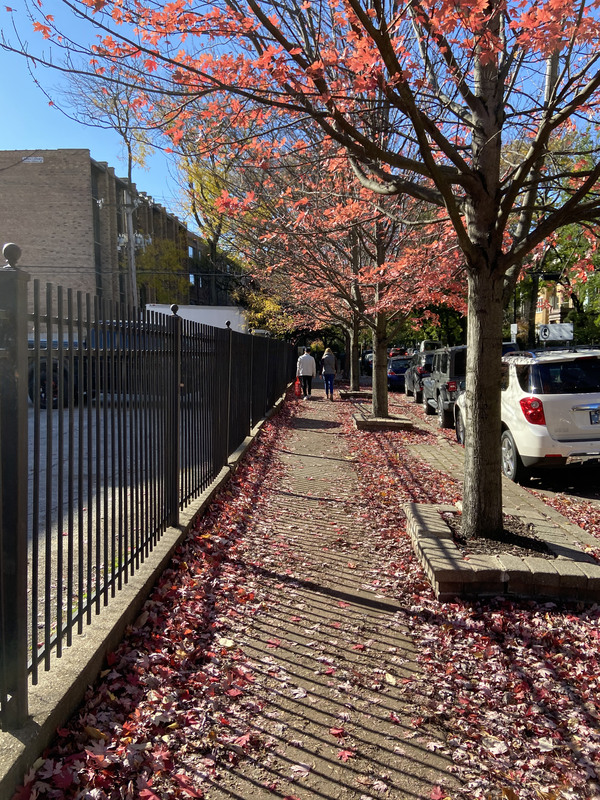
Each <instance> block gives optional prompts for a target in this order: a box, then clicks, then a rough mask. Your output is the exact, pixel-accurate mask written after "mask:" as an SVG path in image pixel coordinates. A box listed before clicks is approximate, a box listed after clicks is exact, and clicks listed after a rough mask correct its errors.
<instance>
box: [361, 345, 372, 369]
mask: <svg viewBox="0 0 600 800" xmlns="http://www.w3.org/2000/svg"><path fill="white" fill-rule="evenodd" d="M360 366H361V369H362V371H363V372H364V373H365V375H372V374H373V351H372V350H364V351H363V353H362V354H361V357H360Z"/></svg>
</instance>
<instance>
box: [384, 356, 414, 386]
mask: <svg viewBox="0 0 600 800" xmlns="http://www.w3.org/2000/svg"><path fill="white" fill-rule="evenodd" d="M409 365H410V358H408V357H407V356H398V357H396V358H388V363H387V382H388V389H396V390H398V391H401V392H403V391H404V373H405V372H406V370H407V368H408V367H409Z"/></svg>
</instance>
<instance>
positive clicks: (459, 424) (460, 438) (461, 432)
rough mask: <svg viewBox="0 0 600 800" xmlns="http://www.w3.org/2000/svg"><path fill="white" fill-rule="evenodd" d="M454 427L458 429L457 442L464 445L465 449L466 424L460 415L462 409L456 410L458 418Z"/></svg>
mask: <svg viewBox="0 0 600 800" xmlns="http://www.w3.org/2000/svg"><path fill="white" fill-rule="evenodd" d="M454 427H455V429H456V441H457V442H458V443H459V444H462V445H463V447H464V444H465V423H464V420H463V416H462V414H461V413H460V409H459V408H457V409H456V417H455V420H454Z"/></svg>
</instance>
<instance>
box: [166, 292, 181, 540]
mask: <svg viewBox="0 0 600 800" xmlns="http://www.w3.org/2000/svg"><path fill="white" fill-rule="evenodd" d="M178 310H179V308H178V306H177V305H175V304H173V305H172V306H171V311H172V316H170V317H169V320H170V323H171V326H172V328H171V330H172V332H173V382H172V403H171V408H172V411H171V444H170V446H169V448H168V452H169V453H170V459H169V480H168V486H169V496H170V503H169V504H170V514H169V524H170V525H172V526H173V527H177V526H178V525H179V482H180V474H179V462H180V450H181V317H180V316H178V315H177V311H178Z"/></svg>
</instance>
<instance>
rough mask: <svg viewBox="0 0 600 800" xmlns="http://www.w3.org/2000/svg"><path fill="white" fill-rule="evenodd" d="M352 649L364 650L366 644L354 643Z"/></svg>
mask: <svg viewBox="0 0 600 800" xmlns="http://www.w3.org/2000/svg"><path fill="white" fill-rule="evenodd" d="M352 649H353V650H364V649H365V646H364V644H353V645H352Z"/></svg>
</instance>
